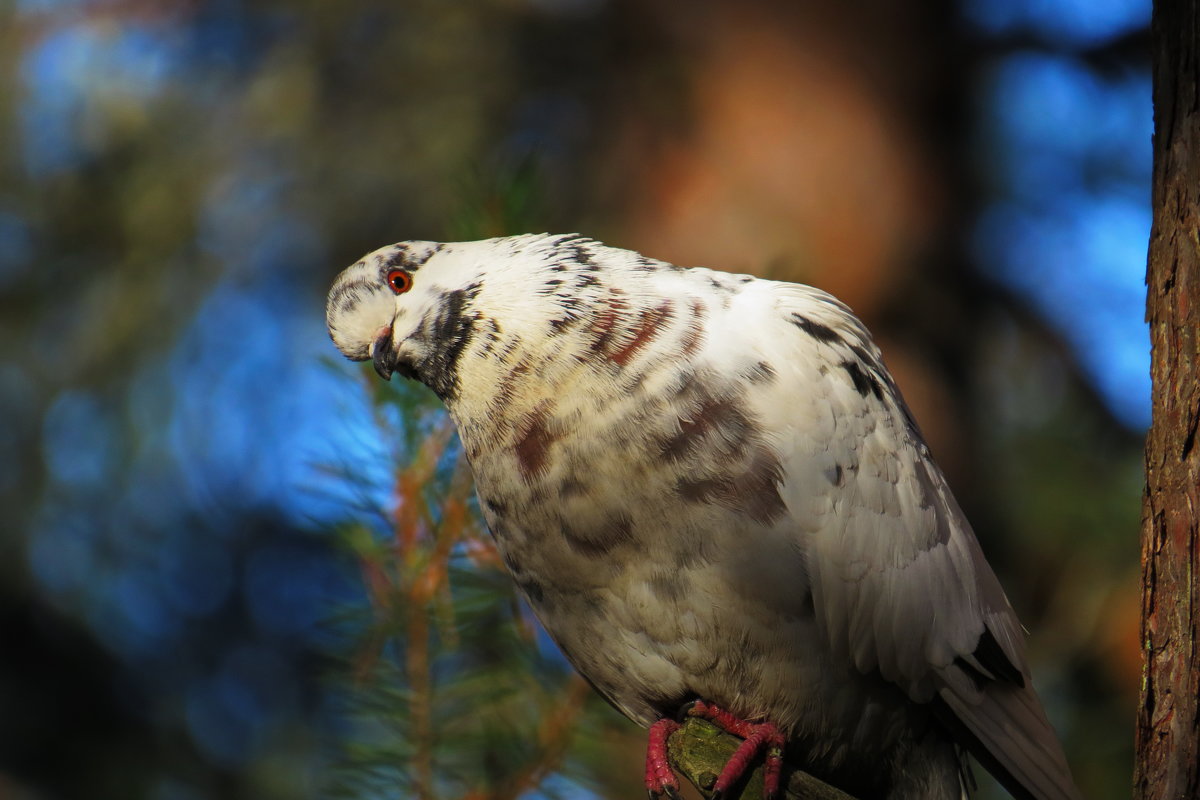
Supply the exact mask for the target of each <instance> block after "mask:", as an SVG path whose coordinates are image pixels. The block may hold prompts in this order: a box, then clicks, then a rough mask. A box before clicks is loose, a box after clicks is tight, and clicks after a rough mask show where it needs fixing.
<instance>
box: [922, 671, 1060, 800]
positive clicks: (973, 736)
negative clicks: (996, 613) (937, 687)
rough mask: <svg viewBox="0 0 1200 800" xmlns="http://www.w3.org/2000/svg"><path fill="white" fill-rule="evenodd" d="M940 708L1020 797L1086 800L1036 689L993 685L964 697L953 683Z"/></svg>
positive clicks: (983, 761) (943, 716) (955, 731)
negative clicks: (1075, 780) (1077, 785)
mask: <svg viewBox="0 0 1200 800" xmlns="http://www.w3.org/2000/svg"><path fill="white" fill-rule="evenodd" d="M936 705H937V706H938V716H939V718H940V720H941V722H942V723H943V724H944V725H945V726H946V727H948V728H949V729H950V730H951V733H952V734H953V735H954V737H955V738H956V739H957V740H958V741H959V742H960V743H961V744H962V745H963V746H964V747H966V748H967V750H968V751H969V752H970V753H971V754H972V755H973V756H975V758H976V759H977V760H978V761H979V763H980V764H982V765H983V766H984V767H985V768H986V769H987V770H988V772H990V773H992V775H994V776H995V777H996V779H997V780H998V781H1000V783H1001V784H1003V785H1004V787H1005V788H1006V789H1008V791H1009V792H1011V793H1012V795H1013V796H1014V797H1017V798H1020V799H1021V800H1082V797H1083V796H1082V795H1081V794H1080V792H1079V789H1077V788H1076V787H1075V782H1074V781H1073V780H1072V779H1071V770H1070V768H1069V767H1068V766H1067V759H1066V756H1065V755H1064V754H1063V750H1062V746H1061V745H1060V744H1059V742H1058V737H1057V736H1056V735H1055V733H1054V729H1053V728H1052V727H1050V722H1049V720H1047V719H1046V713H1045V712H1044V711H1043V710H1042V704H1041V701H1040V700H1039V699H1038V696H1037V694H1036V693H1035V692H1034V691H1033V688H1032V687H1031V686H1028V685H1026V686H1025V687H1020V686H1016V685H1014V684H1011V683H1008V682H1006V681H988V682H987V683H986V685H984V686H982V687H979V688H978V689H977V691H974V692H963V691H956V690H955V687H954V686H953V685H950V684H948V685H947V686H946V687H944V688H943V689H942V690H941V691H940V692H939V699H938V701H936Z"/></svg>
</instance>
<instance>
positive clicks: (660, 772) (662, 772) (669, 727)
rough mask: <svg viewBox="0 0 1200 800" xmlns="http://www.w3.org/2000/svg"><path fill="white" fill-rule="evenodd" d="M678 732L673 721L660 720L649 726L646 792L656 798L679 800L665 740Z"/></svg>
mask: <svg viewBox="0 0 1200 800" xmlns="http://www.w3.org/2000/svg"><path fill="white" fill-rule="evenodd" d="M677 730H679V723H678V722H676V721H675V720H673V719H660V720H659V721H658V722H656V723H654V724H653V725H651V726H650V740H649V741H648V742H647V743H646V792H647V793H649V795H650V797H651V798H652V799H653V798H656V797H658V796H660V795H664V794H665V795H666V796H667V797H669V798H671V800H678V798H679V779H678V778H676V777H675V772H674V771H673V770H672V769H671V765H670V764H669V763H668V762H667V740H668V739H670V738H671V734H672V733H674V732H675V731H677Z"/></svg>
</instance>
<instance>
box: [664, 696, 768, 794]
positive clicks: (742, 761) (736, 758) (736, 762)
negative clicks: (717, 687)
mask: <svg viewBox="0 0 1200 800" xmlns="http://www.w3.org/2000/svg"><path fill="white" fill-rule="evenodd" d="M687 713H688V715H689V716H692V717H700V718H701V719H706V720H709V721H710V722H712V723H713V724H714V725H716V726H717V727H718V728H721V729H722V730H724V731H727V732H729V733H732V734H733V735H734V736H740V737H742V738H743V739H745V741H744V742H742V743H741V745H739V746H738V749H737V750H735V751H734V753H733V755H732V756H731V757H730V758H729V761H727V762H726V763H725V768H724V769H722V770H721V774H720V775H718V776H717V782H716V783H714V784H713V795H712V796H713V800H720V798H721V797H722V796H724V794H725V792H726V791H728V790H729V787H730V786H732V785H733V784H735V783H737V781H738V780H740V779H741V778H742V776H744V775H746V774H747V773H748V772H750V770H752V769H753V768H754V762H755V761H757V760H758V758H759V756H761V755H763V752H764V751H765V752H766V763H765V765H764V766H763V796H764V797H765V798H766V800H774V799H775V798H776V797H778V796H779V783H780V774H781V773H782V771H783V746H784V742H785V739H784V737H783V733H781V732H780V730H779V728H777V727H775V725H774V724H772V723H770V722H760V723H753V722H746V721H745V720H743V719H739V718H737V717H735V716H733V715H732V714H730V713H729V712H728V711H725V710H724V709H721V708H718V707H717V706H714V705H712V704H711V703H705V702H704V701H703V700H697V701H696V702H695V703H693V704H692V707H691V708H689V709H688V712H687Z"/></svg>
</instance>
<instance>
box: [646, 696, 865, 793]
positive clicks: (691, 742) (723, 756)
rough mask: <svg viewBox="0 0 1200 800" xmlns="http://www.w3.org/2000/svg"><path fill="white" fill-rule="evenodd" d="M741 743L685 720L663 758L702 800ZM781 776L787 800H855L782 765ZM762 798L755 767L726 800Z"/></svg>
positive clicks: (704, 722)
mask: <svg viewBox="0 0 1200 800" xmlns="http://www.w3.org/2000/svg"><path fill="white" fill-rule="evenodd" d="M741 743H742V740H741V739H739V738H737V737H736V736H733V735H732V734H729V733H726V732H725V731H723V730H721V729H720V728H718V727H717V726H716V725H713V724H712V723H711V722H709V721H708V720H704V719H698V718H696V717H688V718H687V719H686V720H685V721H684V723H683V725H682V727H680V729H679V730H677V731H675V733H673V734H671V739H670V741H669V743H668V744H669V747H668V749H667V754H668V757H669V758H670V761H671V766H673V767H674V768H675V769H676V770H678V771H679V774H680V775H682V776H683V777H685V778H687V779H688V780H689V781H691V782H692V784H693V785H694V786H695V787H696V788H697V789H699V790H700V793H701V794H702V795H704V797H705V798H710V797H711V796H712V785H713V784H714V783H716V781H717V775H719V774H720V772H721V768H722V767H724V766H725V762H726V761H728V760H729V757H730V756H732V755H733V751H734V750H736V749H737V746H738V745H739V744H741ZM783 773H784V775H785V776H786V777H787V788H786V790H785V792H784V794H785V795H786V798H787V800H855V798H853V797H851V796H850V795H848V794H846V793H845V792H843V791H841V790H840V789H835V788H833V787H832V786H830V785H829V784H827V783H823V782H822V781H819V780H817V779H816V778H814V777H813V776H811V775H809V774H808V773H805V772H801V771H800V770H799V769H797V768H796V767H795V766H793V765H791V764H787V763H785V764H784V767H783ZM762 796H763V768H762V766H761V765H759V767H758V768H757V769H756V770H754V772H753V773H752V774H751V775H750V777H749V779H747V780H745V781H743V782H742V783H740V784H739V785H737V786H736V787H734V788H733V790H732V791H731V792H730V793H729V795H728V798H727V800H762Z"/></svg>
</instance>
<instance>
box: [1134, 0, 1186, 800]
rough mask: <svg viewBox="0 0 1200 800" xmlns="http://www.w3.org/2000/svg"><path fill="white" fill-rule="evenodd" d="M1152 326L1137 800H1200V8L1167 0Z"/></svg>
mask: <svg viewBox="0 0 1200 800" xmlns="http://www.w3.org/2000/svg"><path fill="white" fill-rule="evenodd" d="M1152 35H1153V41H1154V44H1153V47H1154V184H1153V202H1154V226H1153V229H1152V231H1151V234H1150V254H1149V267H1148V270H1147V275H1146V283H1147V285H1148V289H1149V292H1148V297H1147V306H1146V307H1147V311H1146V315H1147V319H1148V320H1149V322H1150V339H1151V345H1152V351H1153V356H1152V358H1153V363H1152V366H1151V374H1152V378H1153V404H1154V412H1153V413H1154V416H1153V422H1152V424H1151V428H1150V433H1149V436H1148V437H1147V441H1146V494H1145V497H1144V501H1143V507H1142V508H1143V510H1142V646H1143V648H1144V653H1145V673H1144V678H1143V681H1142V697H1141V703H1140V705H1139V708H1138V722H1137V767H1136V771H1135V777H1134V796H1135V797H1136V798H1141V799H1142V800H1150V798H1154V800H1159V799H1160V798H1167V799H1171V800H1173V799H1174V798H1195V797H1200V715H1198V697H1200V651H1198V650H1197V637H1196V633H1197V621H1198V619H1200V583H1198V582H1197V581H1198V579H1200V569H1198V568H1200V559H1198V557H1200V546H1198V545H1200V542H1198V538H1200V448H1197V447H1196V444H1197V442H1196V433H1197V426H1198V425H1200V349H1198V346H1200V342H1198V338H1200V91H1198V88H1200V62H1198V60H1197V59H1200V10H1198V9H1197V4H1196V3H1195V2H1194V0H1158V2H1155V4H1154V19H1153V22H1152Z"/></svg>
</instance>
